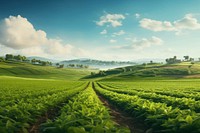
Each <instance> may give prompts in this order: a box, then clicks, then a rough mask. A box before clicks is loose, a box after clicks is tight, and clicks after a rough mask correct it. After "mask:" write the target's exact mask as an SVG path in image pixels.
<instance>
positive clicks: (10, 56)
mask: <svg viewBox="0 0 200 133" xmlns="http://www.w3.org/2000/svg"><path fill="white" fill-rule="evenodd" d="M13 57H14V56H13V55H12V54H6V58H5V59H6V60H12V59H13Z"/></svg>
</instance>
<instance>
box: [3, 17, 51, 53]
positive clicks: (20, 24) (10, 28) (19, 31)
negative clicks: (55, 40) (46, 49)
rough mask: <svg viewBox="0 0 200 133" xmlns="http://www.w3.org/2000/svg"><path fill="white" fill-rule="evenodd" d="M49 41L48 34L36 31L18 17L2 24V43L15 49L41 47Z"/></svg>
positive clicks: (10, 18)
mask: <svg viewBox="0 0 200 133" xmlns="http://www.w3.org/2000/svg"><path fill="white" fill-rule="evenodd" d="M46 41H47V38H46V33H45V32H44V31H42V30H35V29H34V27H33V25H32V24H31V23H30V22H29V21H28V20H27V19H26V18H23V17H21V16H20V15H18V16H17V17H14V16H10V17H9V18H6V19H4V20H3V21H2V22H1V23H0V43H1V44H3V45H5V46H7V47H11V48H14V49H22V48H28V47H34V46H39V45H42V44H45V43H46Z"/></svg>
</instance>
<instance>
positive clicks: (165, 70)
mask: <svg viewBox="0 0 200 133" xmlns="http://www.w3.org/2000/svg"><path fill="white" fill-rule="evenodd" d="M199 77H200V63H199V62H195V63H194V64H191V63H190V62H182V63H177V64H160V63H152V64H151V63H148V64H142V65H135V66H127V67H120V68H115V69H110V70H107V71H99V72H98V73H93V74H92V75H89V76H86V77H84V78H85V79H93V80H106V81H108V80H111V81H113V80H117V81H118V80H126V81H130V80H136V79H177V78H179V79H181V78H199Z"/></svg>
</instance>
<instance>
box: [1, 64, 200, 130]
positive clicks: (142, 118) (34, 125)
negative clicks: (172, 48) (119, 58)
mask: <svg viewBox="0 0 200 133" xmlns="http://www.w3.org/2000/svg"><path fill="white" fill-rule="evenodd" d="M184 65H186V64H184ZM179 66H180V67H181V69H180V70H183V75H182V78H174V77H171V75H170V76H168V77H160V76H153V77H151V76H149V77H147V78H143V75H142V77H139V76H138V73H139V72H140V73H141V74H148V73H149V71H152V69H154V68H152V67H155V66H148V67H149V68H148V67H147V68H145V69H143V67H141V66H138V67H137V66H134V67H128V68H132V69H135V71H128V72H127V71H126V72H121V70H122V69H118V70H115V69H114V70H112V71H110V70H109V72H113V71H117V73H114V74H111V75H107V76H99V77H97V78H96V77H94V78H87V77H88V75H90V73H91V72H95V71H94V70H92V71H90V70H82V69H71V68H63V69H58V68H55V67H51V66H35V65H31V64H27V63H24V64H23V63H17V62H15V63H14V62H13V63H5V62H4V63H0V133H16V132H20V133H27V132H30V133H105V132H106V133H110V132H113V133H116V132H117V133H126V132H127V133H129V132H136V133H137V132H139V133H143V132H148V133H154V132H155V133H157V132H162V133H189V132H190V133H198V132H200V79H198V78H196V77H195V78H187V77H185V75H184V72H185V70H186V68H185V67H184V66H183V65H182V64H180V65H174V66H172V65H170V66H164V68H163V66H161V68H156V72H157V75H158V74H160V73H161V74H163V73H164V74H166V73H167V72H168V71H167V70H166V69H165V67H167V68H170V69H169V71H170V72H171V73H176V74H182V71H178V67H179ZM123 69H124V68H123ZM127 70H128V69H127ZM191 70H192V71H195V73H194V75H198V65H196V66H195V67H193V69H191ZM119 71H120V73H118V72H119ZM109 72H108V73H109ZM146 72H148V73H146ZM180 72H181V73H180ZM134 73H135V74H136V75H137V76H136V77H135V76H134ZM149 74H150V75H152V73H149ZM127 75H128V76H127ZM131 75H133V76H132V77H131ZM186 76H191V75H186ZM85 77H86V78H85ZM130 77H131V78H130ZM125 79H127V80H125Z"/></svg>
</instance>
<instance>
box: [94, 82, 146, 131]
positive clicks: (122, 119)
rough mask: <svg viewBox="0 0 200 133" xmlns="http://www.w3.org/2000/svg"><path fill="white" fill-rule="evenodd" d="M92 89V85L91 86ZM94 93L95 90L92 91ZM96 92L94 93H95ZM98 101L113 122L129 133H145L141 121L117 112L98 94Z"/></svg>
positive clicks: (117, 110) (119, 111)
mask: <svg viewBox="0 0 200 133" xmlns="http://www.w3.org/2000/svg"><path fill="white" fill-rule="evenodd" d="M93 89H94V85H93ZM94 91H95V89H94ZM95 92H96V91H95ZM96 94H97V95H98V97H99V99H100V100H101V102H102V103H103V104H104V106H106V107H107V108H108V109H109V110H110V115H111V116H112V117H113V119H114V121H115V122H116V123H117V124H119V125H121V126H125V127H128V128H129V129H130V131H131V133H146V132H147V130H148V128H147V127H146V125H145V124H144V123H143V122H142V121H138V120H136V119H135V118H133V117H130V115H129V114H128V113H126V112H123V111H122V110H119V109H118V108H117V107H115V106H113V105H112V104H110V103H109V101H108V100H106V99H105V98H104V97H102V96H101V95H100V94H98V93H97V92H96Z"/></svg>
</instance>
